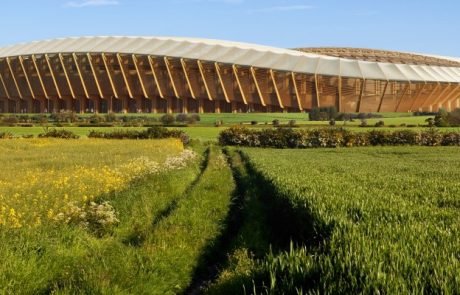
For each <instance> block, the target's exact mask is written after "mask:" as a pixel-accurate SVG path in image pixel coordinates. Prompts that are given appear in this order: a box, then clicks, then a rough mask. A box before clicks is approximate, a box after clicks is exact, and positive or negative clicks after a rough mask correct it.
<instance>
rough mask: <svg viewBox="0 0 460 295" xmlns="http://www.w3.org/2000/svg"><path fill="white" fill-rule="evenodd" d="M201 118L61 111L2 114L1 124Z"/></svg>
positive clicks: (177, 121)
mask: <svg viewBox="0 0 460 295" xmlns="http://www.w3.org/2000/svg"><path fill="white" fill-rule="evenodd" d="M200 120H201V118H200V115H198V114H176V115H173V114H164V115H162V116H160V117H154V116H150V115H130V116H127V115H124V114H115V113H108V114H93V115H89V116H88V115H85V116H81V115H78V114H77V113H75V112H60V113H52V114H33V115H30V114H18V115H3V114H0V124H1V125H7V126H16V125H20V126H33V125H43V124H50V123H51V124H54V125H56V126H57V127H59V126H65V125H74V126H78V127H86V126H94V127H97V126H101V127H112V126H123V127H130V126H139V127H141V126H151V125H158V124H162V125H174V124H178V125H183V124H195V123H196V122H199V121H200Z"/></svg>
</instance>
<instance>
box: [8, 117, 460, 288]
mask: <svg viewBox="0 0 460 295" xmlns="http://www.w3.org/2000/svg"><path fill="white" fill-rule="evenodd" d="M149 116H156V117H159V114H156V115H149ZM426 118H428V117H416V116H411V114H402V115H401V114H394V113H388V114H385V116H384V118H380V119H379V118H377V119H368V120H367V123H368V125H369V127H359V124H361V121H360V120H355V121H354V122H347V123H346V124H345V125H343V126H344V128H349V129H350V130H353V131H355V132H359V131H367V130H370V129H375V128H376V127H374V126H373V125H374V124H375V123H376V122H378V121H380V120H383V121H384V122H385V126H384V127H378V130H398V129H408V128H410V129H411V130H421V129H425V128H427V127H425V126H422V125H425V124H426V122H425V120H426ZM201 119H202V120H201V121H200V122H199V123H196V124H190V125H189V126H183V125H182V126H179V125H178V126H170V127H168V128H172V129H180V130H182V131H184V132H186V133H187V134H188V135H189V136H190V138H191V139H192V141H190V143H189V144H188V145H186V146H184V144H183V143H182V142H181V141H180V140H176V139H161V140H160V139H155V140H154V139H148V140H147V139H145V140H117V139H94V138H88V137H87V135H88V133H89V132H90V131H91V130H97V131H100V132H111V131H114V130H119V129H123V131H125V132H129V131H130V130H132V131H135V130H145V129H146V128H147V127H122V126H119V127H113V126H112V127H96V126H94V127H76V126H71V125H72V124H69V126H65V127H56V128H57V129H58V130H62V129H65V130H68V131H71V132H73V133H75V134H77V135H80V136H81V137H80V139H69V140H66V139H55V138H54V139H53V138H37V135H38V134H40V133H42V132H44V131H45V130H46V128H44V127H41V126H32V127H18V126H13V127H3V126H2V127H0V135H1V134H3V135H5V134H4V132H6V133H12V134H13V137H14V138H10V137H11V136H10V135H9V134H6V135H7V136H0V163H1V164H2V172H1V173H0V261H1V263H0V294H219V295H220V294H232V295H233V294H357V293H358V294H370V293H375V294H412V293H415V294H425V293H426V294H457V293H459V292H460V213H459V209H460V199H459V195H460V170H459V169H458V167H460V152H459V151H460V150H459V148H458V147H454V146H452V147H422V146H398V147H390V146H389V147H381V146H374V147H353V148H352V147H350V148H317V149H307V150H290V149H262V148H243V147H223V146H218V145H217V137H218V135H219V133H220V132H221V131H223V130H225V129H226V128H229V127H231V126H234V125H244V126H245V127H248V128H256V129H261V128H273V125H272V124H271V122H272V120H274V119H278V120H280V122H281V124H282V125H287V124H289V121H290V120H296V126H295V127H294V128H324V127H326V126H328V125H329V124H328V122H319V121H316V122H311V121H307V114H254V113H251V114H205V115H203V116H202V117H201ZM217 120H222V121H223V125H221V126H219V127H214V123H215V121H217ZM251 121H257V124H253V123H251ZM154 124H156V123H154ZM291 124H292V122H291ZM342 124H343V122H337V124H336V127H340V126H342ZM390 125H395V126H397V127H393V126H390ZM401 125H403V126H401ZM404 125H411V126H409V127H404ZM50 128H54V127H50ZM326 128H327V127H326ZM434 131H436V130H434ZM439 131H440V132H445V131H457V132H458V131H460V129H459V128H439ZM26 135H34V137H33V138H30V137H29V136H26ZM453 136H454V135H453ZM134 138H136V137H134ZM182 139H183V138H182ZM184 142H187V140H185V141H184Z"/></svg>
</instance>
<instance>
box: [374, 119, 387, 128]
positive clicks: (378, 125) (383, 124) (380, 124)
mask: <svg viewBox="0 0 460 295" xmlns="http://www.w3.org/2000/svg"><path fill="white" fill-rule="evenodd" d="M374 126H375V127H383V126H385V122H383V121H382V120H380V121H378V122H377V123H375V125H374Z"/></svg>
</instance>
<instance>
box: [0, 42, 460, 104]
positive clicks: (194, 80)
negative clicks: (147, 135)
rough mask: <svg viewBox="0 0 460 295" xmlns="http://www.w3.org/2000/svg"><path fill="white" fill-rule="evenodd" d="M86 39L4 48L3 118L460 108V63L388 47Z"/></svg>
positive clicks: (0, 64)
mask: <svg viewBox="0 0 460 295" xmlns="http://www.w3.org/2000/svg"><path fill="white" fill-rule="evenodd" d="M302 50H303V51H304V53H302V52H298V51H293V50H286V49H279V48H270V47H264V46H258V45H250V44H240V43H232V42H225V41H215V40H197V39H180V38H133V37H130V38H128V37H125V38H123V37H116V38H115V37H85V38H69V39H58V40H50V41H42V42H35V43H29V44H20V45H16V46H11V47H6V48H3V49H0V112H9V113H20V112H27V113H40V112H57V111H62V110H72V111H76V112H85V111H92V112H184V113H186V112H198V113H201V112H248V111H257V112H280V111H289V112H299V111H305V110H309V109H311V108H313V107H322V106H336V107H337V108H338V109H339V110H340V111H345V112H410V111H419V110H426V111H436V110H438V109H439V108H446V109H448V110H451V109H454V108H457V107H459V106H460V101H459V98H460V62H459V61H457V60H455V59H449V58H441V57H430V56H422V55H416V54H407V53H395V52H388V51H381V50H367V49H350V48H309V49H302Z"/></svg>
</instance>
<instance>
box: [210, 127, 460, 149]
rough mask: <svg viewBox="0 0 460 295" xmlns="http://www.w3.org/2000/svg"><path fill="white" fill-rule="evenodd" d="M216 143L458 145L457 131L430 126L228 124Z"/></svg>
mask: <svg viewBox="0 0 460 295" xmlns="http://www.w3.org/2000/svg"><path fill="white" fill-rule="evenodd" d="M219 143H220V144H221V145H229V146H248V147H272V148H321V147H322V148H337V147H353V146H399V145H420V146H441V145H443V146H452V145H455V146H459V145H460V132H446V133H441V132H439V131H438V130H437V129H434V128H431V129H427V130H424V131H414V130H396V131H384V130H371V131H367V132H353V131H350V130H347V129H344V128H321V129H296V130H294V129H291V128H278V129H262V130H259V129H248V128H244V127H232V128H229V129H227V130H224V131H222V132H221V133H220V134H219Z"/></svg>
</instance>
